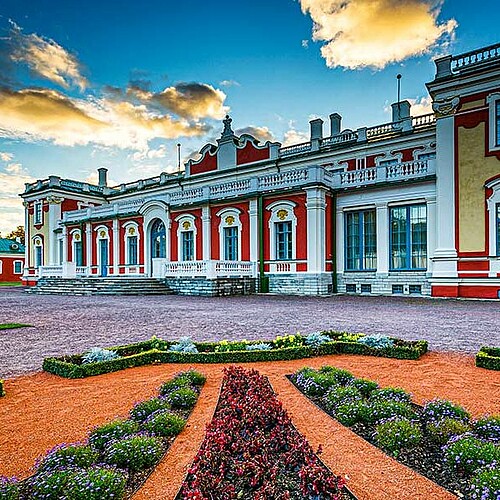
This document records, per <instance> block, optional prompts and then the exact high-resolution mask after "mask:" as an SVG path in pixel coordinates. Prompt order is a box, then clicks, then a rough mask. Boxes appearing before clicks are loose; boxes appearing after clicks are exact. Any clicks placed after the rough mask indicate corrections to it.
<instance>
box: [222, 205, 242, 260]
mask: <svg viewBox="0 0 500 500" xmlns="http://www.w3.org/2000/svg"><path fill="white" fill-rule="evenodd" d="M240 212H241V211H240V210H239V209H237V208H223V209H222V210H220V211H219V212H217V214H216V215H217V217H220V223H219V251H220V258H221V259H222V260H241V229H242V224H241V221H240Z"/></svg>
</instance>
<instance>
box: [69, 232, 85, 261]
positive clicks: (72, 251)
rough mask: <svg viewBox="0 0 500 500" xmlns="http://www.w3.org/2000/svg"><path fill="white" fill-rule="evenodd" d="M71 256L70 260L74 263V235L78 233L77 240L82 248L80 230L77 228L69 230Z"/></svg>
mask: <svg viewBox="0 0 500 500" xmlns="http://www.w3.org/2000/svg"><path fill="white" fill-rule="evenodd" d="M70 234H71V258H72V259H73V260H72V262H75V263H76V251H75V243H76V240H75V235H77V234H78V235H79V236H80V239H79V240H78V241H79V242H80V243H82V248H83V242H82V232H81V231H80V230H79V229H73V230H72V231H71V232H70ZM82 257H83V255H82Z"/></svg>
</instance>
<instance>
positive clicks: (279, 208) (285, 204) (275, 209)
mask: <svg viewBox="0 0 500 500" xmlns="http://www.w3.org/2000/svg"><path fill="white" fill-rule="evenodd" d="M296 206H297V204H296V203H295V202H293V201H289V200H280V201H275V202H273V203H271V204H270V205H268V206H267V207H266V210H269V211H270V212H271V216H270V217H269V224H268V227H269V233H268V234H269V242H270V245H269V246H270V256H269V257H270V260H272V261H273V260H275V261H280V262H284V261H285V262H286V261H294V260H296V258H297V217H296V215H295V211H294V210H295V207H296ZM280 222H291V228H292V233H291V245H292V254H291V257H290V258H289V259H278V252H277V250H278V248H277V236H276V229H277V226H276V223H280Z"/></svg>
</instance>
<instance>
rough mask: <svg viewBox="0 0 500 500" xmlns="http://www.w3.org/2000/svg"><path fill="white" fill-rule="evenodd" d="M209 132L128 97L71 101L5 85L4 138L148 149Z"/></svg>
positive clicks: (1, 97) (0, 93) (0, 122)
mask: <svg viewBox="0 0 500 500" xmlns="http://www.w3.org/2000/svg"><path fill="white" fill-rule="evenodd" d="M207 130H208V127H207V126H206V125H205V124H202V123H199V122H189V121H187V120H185V119H175V118H173V117H172V116H170V115H167V114H161V113H158V112H153V111H151V110H149V109H148V108H147V107H146V106H145V105H134V104H132V103H130V102H127V101H116V100H109V99H91V98H88V99H71V98H69V97H67V96H65V95H63V94H61V93H60V92H57V91H54V90H48V89H24V90H18V91H16V90H9V89H5V88H4V89H1V88H0V137H15V138H21V139H25V140H47V141H51V142H53V143H54V144H57V145H62V146H75V145H87V144H97V145H102V146H108V147H118V148H122V149H135V150H147V149H149V148H148V142H149V141H150V140H152V139H155V138H162V139H175V138H178V137H181V136H184V137H189V136H199V135H203V134H204V133H206V132H207Z"/></svg>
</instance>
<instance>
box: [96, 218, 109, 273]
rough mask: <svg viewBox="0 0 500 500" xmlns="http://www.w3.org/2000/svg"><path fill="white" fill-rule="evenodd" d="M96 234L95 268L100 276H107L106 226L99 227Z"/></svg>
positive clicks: (107, 238)
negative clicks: (96, 267)
mask: <svg viewBox="0 0 500 500" xmlns="http://www.w3.org/2000/svg"><path fill="white" fill-rule="evenodd" d="M96 232H97V266H98V268H99V274H100V275H101V276H107V275H108V267H109V230H108V228H107V227H106V226H99V227H98V228H97V229H96Z"/></svg>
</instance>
